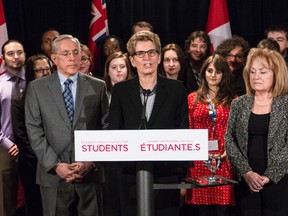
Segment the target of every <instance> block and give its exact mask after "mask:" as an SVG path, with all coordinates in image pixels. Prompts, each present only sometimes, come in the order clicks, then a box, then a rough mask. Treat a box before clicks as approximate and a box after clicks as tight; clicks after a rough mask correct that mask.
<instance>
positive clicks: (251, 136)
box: [225, 48, 288, 216]
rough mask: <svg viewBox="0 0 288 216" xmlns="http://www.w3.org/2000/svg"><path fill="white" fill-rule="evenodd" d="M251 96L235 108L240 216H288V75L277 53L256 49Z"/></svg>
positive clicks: (233, 151) (231, 149)
mask: <svg viewBox="0 0 288 216" xmlns="http://www.w3.org/2000/svg"><path fill="white" fill-rule="evenodd" d="M243 76H244V80H245V85H246V91H247V94H246V95H244V96H241V97H239V98H238V99H235V100H234V101H233V102H232V104H231V112H230V116H229V121H228V129H227V133H226V136H225V140H226V145H227V154H228V157H229V159H230V160H231V163H232V166H233V169H234V171H235V174H236V175H237V177H238V180H239V181H240V182H239V184H238V185H236V186H235V198H236V206H237V213H238V214H237V215H241V216H246V215H253V216H262V215H269V216H276V215H277V216H279V215H288V205H287V201H286V200H287V199H288V186H287V185H288V175H287V173H288V166H287V163H288V141H287V140H288V130H287V127H288V109H287V107H288V95H287V93H288V85H287V83H288V70H287V66H286V62H285V60H284V58H283V57H282V56H281V54H279V53H278V52H276V51H271V50H267V49H259V48H253V49H251V51H250V52H249V54H248V57H247V63H246V66H245V68H244V71H243Z"/></svg>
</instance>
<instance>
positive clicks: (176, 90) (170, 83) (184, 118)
mask: <svg viewBox="0 0 288 216" xmlns="http://www.w3.org/2000/svg"><path fill="white" fill-rule="evenodd" d="M139 86H140V84H139V78H138V77H135V78H133V79H131V80H127V81H125V82H120V83H117V84H115V86H114V90H113V95H112V99H111V104H110V113H109V129H138V127H139V125H140V121H141V113H142V102H141V98H140V92H139ZM186 95H187V94H186V89H185V88H184V86H183V84H182V82H180V81H176V80H171V79H166V78H163V77H161V76H158V80H157V89H156V97H155V102H154V107H153V110H152V113H151V116H150V119H149V121H148V129H181V128H182V129H185V128H188V127H189V123H188V104H187V96H186Z"/></svg>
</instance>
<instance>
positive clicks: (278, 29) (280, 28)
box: [265, 25, 288, 40]
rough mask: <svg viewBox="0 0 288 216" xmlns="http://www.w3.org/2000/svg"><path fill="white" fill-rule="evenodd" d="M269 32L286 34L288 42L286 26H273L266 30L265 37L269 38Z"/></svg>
mask: <svg viewBox="0 0 288 216" xmlns="http://www.w3.org/2000/svg"><path fill="white" fill-rule="evenodd" d="M269 32H284V33H285V36H286V40H288V29H287V27H285V26H282V25H275V26H271V27H269V28H267V29H266V30H265V37H266V38H267V37H268V33H269Z"/></svg>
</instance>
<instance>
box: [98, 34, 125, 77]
mask: <svg viewBox="0 0 288 216" xmlns="http://www.w3.org/2000/svg"><path fill="white" fill-rule="evenodd" d="M110 38H115V39H116V40H117V41H118V42H119V45H120V50H121V52H123V53H125V52H126V49H125V45H124V43H123V40H122V39H121V38H120V37H118V36H116V35H109V36H107V37H105V38H103V39H102V40H100V41H99V47H100V48H99V49H100V55H99V61H98V62H97V63H98V66H97V63H96V67H97V68H96V70H99V71H95V74H97V76H98V77H100V78H103V73H104V67H105V62H106V59H107V57H106V56H105V55H104V44H105V42H106V41H107V40H109V39H110ZM95 60H96V59H95ZM95 60H94V61H95Z"/></svg>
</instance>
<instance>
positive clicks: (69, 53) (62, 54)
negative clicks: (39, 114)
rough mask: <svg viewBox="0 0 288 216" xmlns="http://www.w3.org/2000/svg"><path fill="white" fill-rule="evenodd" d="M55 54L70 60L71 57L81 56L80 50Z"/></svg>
mask: <svg viewBox="0 0 288 216" xmlns="http://www.w3.org/2000/svg"><path fill="white" fill-rule="evenodd" d="M55 54H58V55H61V56H63V57H65V58H67V59H68V58H69V57H70V56H71V55H72V56H73V57H76V56H78V55H79V54H80V52H79V50H73V51H71V52H68V51H65V52H63V53H55Z"/></svg>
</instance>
